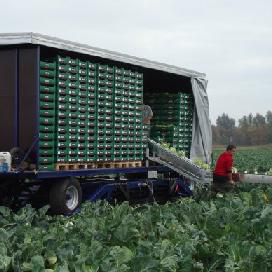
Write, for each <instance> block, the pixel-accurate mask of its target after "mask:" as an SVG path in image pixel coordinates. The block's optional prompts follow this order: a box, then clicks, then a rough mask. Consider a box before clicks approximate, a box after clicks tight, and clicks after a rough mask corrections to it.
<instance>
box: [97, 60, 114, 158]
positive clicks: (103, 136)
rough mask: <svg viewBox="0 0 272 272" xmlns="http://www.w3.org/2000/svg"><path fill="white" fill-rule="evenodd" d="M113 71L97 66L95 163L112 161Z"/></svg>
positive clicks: (105, 66)
mask: <svg viewBox="0 0 272 272" xmlns="http://www.w3.org/2000/svg"><path fill="white" fill-rule="evenodd" d="M113 90H114V69H113V68H112V67H110V66H108V65H102V64H98V65H97V161H113V160H114V128H113V106H114V100H113V98H114V97H113Z"/></svg>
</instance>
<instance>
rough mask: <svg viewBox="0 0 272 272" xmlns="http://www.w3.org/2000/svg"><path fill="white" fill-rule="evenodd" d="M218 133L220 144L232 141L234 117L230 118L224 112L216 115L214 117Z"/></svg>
mask: <svg viewBox="0 0 272 272" xmlns="http://www.w3.org/2000/svg"><path fill="white" fill-rule="evenodd" d="M216 125H217V128H218V130H219V131H218V134H219V135H220V143H221V144H225V145H226V144H229V143H230V142H232V141H233V131H234V128H235V119H233V118H230V117H229V116H228V115H227V114H226V113H223V114H222V115H221V116H218V118H217V119H216Z"/></svg>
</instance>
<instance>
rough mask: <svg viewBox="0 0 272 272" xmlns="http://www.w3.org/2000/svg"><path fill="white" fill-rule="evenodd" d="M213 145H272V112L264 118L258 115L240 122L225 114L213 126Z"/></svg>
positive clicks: (247, 117) (250, 115) (244, 117)
mask: <svg viewBox="0 0 272 272" xmlns="http://www.w3.org/2000/svg"><path fill="white" fill-rule="evenodd" d="M212 134H213V144H223V145H227V144H230V143H233V144H237V145H247V146H248V145H263V144H270V143H272V111H267V113H266V115H265V116H263V115H261V114H259V113H256V115H255V116H254V115H253V114H252V113H250V114H249V115H248V116H246V115H244V116H243V117H242V118H241V119H239V120H238V124H237V125H236V122H235V119H233V118H231V117H229V116H228V114H226V113H223V114H222V115H221V116H218V118H217V119H216V125H212Z"/></svg>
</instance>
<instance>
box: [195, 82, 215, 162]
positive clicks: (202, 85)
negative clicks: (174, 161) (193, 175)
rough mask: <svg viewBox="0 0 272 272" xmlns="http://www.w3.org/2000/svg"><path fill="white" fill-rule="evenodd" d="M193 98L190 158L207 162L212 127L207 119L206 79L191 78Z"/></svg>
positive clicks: (208, 160) (209, 155)
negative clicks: (193, 110)
mask: <svg viewBox="0 0 272 272" xmlns="http://www.w3.org/2000/svg"><path fill="white" fill-rule="evenodd" d="M191 83H192V89H193V95H194V98H195V112H194V115H193V129H192V145H191V150H190V158H191V159H201V160H202V161H204V162H206V163H209V162H210V160H211V151H212V129H211V121H210V119H209V100H208V95H207V92H206V88H207V84H208V81H207V80H205V79H203V78H194V77H192V78H191Z"/></svg>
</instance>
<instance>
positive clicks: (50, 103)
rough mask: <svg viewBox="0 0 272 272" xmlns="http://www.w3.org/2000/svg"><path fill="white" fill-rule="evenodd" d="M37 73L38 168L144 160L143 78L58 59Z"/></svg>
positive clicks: (76, 60)
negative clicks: (67, 164)
mask: <svg viewBox="0 0 272 272" xmlns="http://www.w3.org/2000/svg"><path fill="white" fill-rule="evenodd" d="M40 74H41V79H40V83H41V86H40V105H41V108H40V149H39V154H40V158H39V164H40V168H41V169H44V170H46V169H54V168H55V163H85V162H96V161H101V162H104V161H135V160H142V159H143V153H144V147H145V144H146V143H144V142H143V125H142V106H143V74H141V73H138V72H135V71H130V70H127V69H124V68H117V67H114V68H113V67H110V66H108V65H104V64H96V63H92V62H89V61H82V60H80V59H75V58H71V57H69V56H60V55H57V56H56V57H55V58H54V61H51V62H41V70H40Z"/></svg>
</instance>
